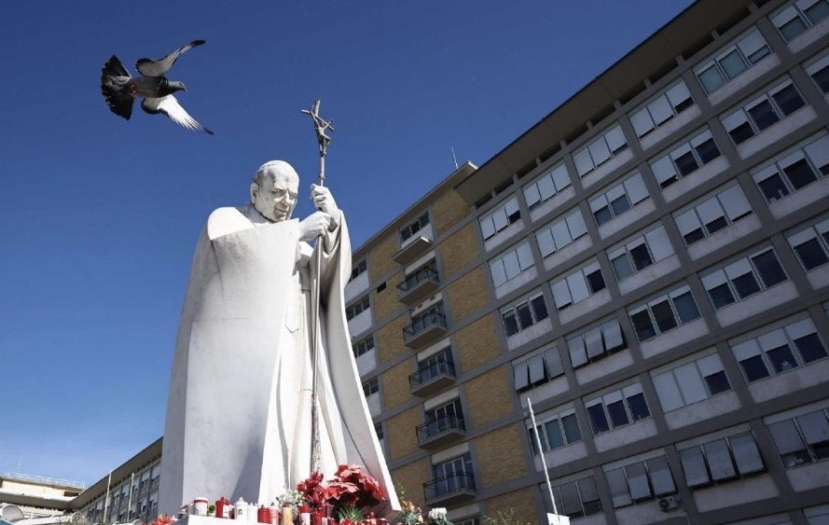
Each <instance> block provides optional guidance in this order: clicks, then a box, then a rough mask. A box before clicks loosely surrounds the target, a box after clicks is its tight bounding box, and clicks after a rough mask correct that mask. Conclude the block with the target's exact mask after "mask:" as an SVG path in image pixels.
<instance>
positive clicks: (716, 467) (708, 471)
mask: <svg viewBox="0 0 829 525" xmlns="http://www.w3.org/2000/svg"><path fill="white" fill-rule="evenodd" d="M679 459H680V462H681V463H682V470H683V472H684V473H685V481H686V482H687V483H688V486H689V487H691V488H696V487H701V486H705V485H709V484H711V483H722V482H726V481H732V480H735V479H738V478H740V477H743V476H747V475H749V474H754V473H756V472H763V471H765V470H766V467H765V465H763V459H762V458H761V457H760V451H759V450H758V449H757V443H756V442H755V441H754V436H753V435H752V434H751V433H750V432H746V433H744V434H737V435H733V436H728V437H725V438H721V439H715V440H713V441H709V442H707V443H704V444H702V445H696V446H693V447H690V448H686V449H684V450H680V451H679Z"/></svg>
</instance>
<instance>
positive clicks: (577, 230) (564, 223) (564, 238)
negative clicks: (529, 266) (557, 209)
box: [535, 208, 587, 257]
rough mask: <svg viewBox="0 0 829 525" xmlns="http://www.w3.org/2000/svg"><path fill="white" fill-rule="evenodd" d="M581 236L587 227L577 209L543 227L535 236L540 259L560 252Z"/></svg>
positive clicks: (585, 233)
mask: <svg viewBox="0 0 829 525" xmlns="http://www.w3.org/2000/svg"><path fill="white" fill-rule="evenodd" d="M582 235H587V226H586V225H585V224H584V217H582V215H581V212H580V211H579V209H578V208H575V209H573V210H572V211H570V212H569V213H568V214H567V215H566V216H564V217H562V218H559V219H557V220H555V221H553V222H552V223H550V224H548V225H547V226H544V227H543V228H541V229H540V230H538V232H536V234H535V238H536V240H537V241H538V249H539V250H540V251H541V256H542V257H547V256H548V255H550V254H552V253H555V252H556V251H558V250H561V249H562V248H564V247H565V246H567V245H568V244H570V243H571V242H573V241H575V240H576V239H578V238H579V237H581V236H582Z"/></svg>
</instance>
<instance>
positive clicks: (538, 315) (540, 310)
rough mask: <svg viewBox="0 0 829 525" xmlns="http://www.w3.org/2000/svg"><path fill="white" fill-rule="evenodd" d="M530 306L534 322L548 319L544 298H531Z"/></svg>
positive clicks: (540, 296)
mask: <svg viewBox="0 0 829 525" xmlns="http://www.w3.org/2000/svg"><path fill="white" fill-rule="evenodd" d="M530 306H532V309H533V314H535V320H536V322H538V321H541V320H542V319H547V317H549V314H548V313H547V304H546V303H545V302H544V296H542V295H539V296H538V297H535V298H533V299H532V300H531V301H530Z"/></svg>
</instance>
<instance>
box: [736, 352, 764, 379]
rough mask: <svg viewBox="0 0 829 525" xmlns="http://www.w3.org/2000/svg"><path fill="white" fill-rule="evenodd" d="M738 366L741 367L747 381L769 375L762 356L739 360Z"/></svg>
mask: <svg viewBox="0 0 829 525" xmlns="http://www.w3.org/2000/svg"><path fill="white" fill-rule="evenodd" d="M740 366H741V367H742V368H743V372H745V374H746V379H747V380H748V382H749V383H751V382H752V381H757V380H758V379H763V378H764V377H768V376H769V371H768V369H767V368H766V364H765V363H763V358H762V357H760V356H759V355H755V356H754V357H749V358H748V359H745V360H743V361H740Z"/></svg>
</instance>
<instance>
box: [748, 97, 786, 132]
mask: <svg viewBox="0 0 829 525" xmlns="http://www.w3.org/2000/svg"><path fill="white" fill-rule="evenodd" d="M748 114H749V115H751V119H752V120H753V121H754V123H755V124H757V129H759V130H760V131H763V130H764V129H766V128H767V127H769V126H771V125H772V124H774V123H775V122H777V121H778V120H780V117H778V116H777V113H775V112H774V108H773V107H771V102H769V101H768V100H764V101H762V102H760V103H759V104H757V105H756V106H754V107H752V108H750V109H749V110H748Z"/></svg>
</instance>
